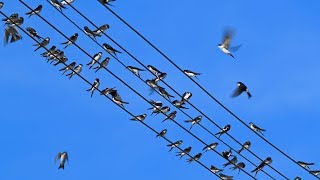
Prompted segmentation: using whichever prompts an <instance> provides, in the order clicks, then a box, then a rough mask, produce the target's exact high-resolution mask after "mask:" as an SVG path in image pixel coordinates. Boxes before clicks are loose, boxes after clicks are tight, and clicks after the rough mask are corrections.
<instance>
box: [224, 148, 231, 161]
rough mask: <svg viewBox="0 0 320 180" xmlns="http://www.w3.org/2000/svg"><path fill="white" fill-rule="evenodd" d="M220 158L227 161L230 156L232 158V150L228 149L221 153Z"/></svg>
mask: <svg viewBox="0 0 320 180" xmlns="http://www.w3.org/2000/svg"><path fill="white" fill-rule="evenodd" d="M222 156H223V157H224V158H225V159H227V160H228V159H229V158H230V157H231V156H233V155H232V150H231V149H230V150H229V151H222Z"/></svg>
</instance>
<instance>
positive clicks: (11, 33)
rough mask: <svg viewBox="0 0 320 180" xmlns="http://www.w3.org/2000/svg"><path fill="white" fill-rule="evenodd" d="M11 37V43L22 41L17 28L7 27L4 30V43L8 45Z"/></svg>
mask: <svg viewBox="0 0 320 180" xmlns="http://www.w3.org/2000/svg"><path fill="white" fill-rule="evenodd" d="M10 37H11V40H10V43H14V42H16V41H19V40H20V39H22V36H21V35H20V33H19V32H18V30H17V29H16V28H15V26H7V27H6V28H5V30H4V42H5V44H8V42H9V39H10Z"/></svg>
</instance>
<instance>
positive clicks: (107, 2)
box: [99, 0, 116, 6]
mask: <svg viewBox="0 0 320 180" xmlns="http://www.w3.org/2000/svg"><path fill="white" fill-rule="evenodd" d="M114 1H116V0H99V2H100V3H101V4H103V5H109V6H114V5H112V4H110V3H111V2H114Z"/></svg>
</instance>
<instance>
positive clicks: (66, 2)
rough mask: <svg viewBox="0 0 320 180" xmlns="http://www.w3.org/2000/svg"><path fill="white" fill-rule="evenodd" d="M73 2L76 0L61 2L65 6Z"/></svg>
mask: <svg viewBox="0 0 320 180" xmlns="http://www.w3.org/2000/svg"><path fill="white" fill-rule="evenodd" d="M73 2H74V0H63V1H61V4H62V5H63V6H65V5H69V4H71V3H73Z"/></svg>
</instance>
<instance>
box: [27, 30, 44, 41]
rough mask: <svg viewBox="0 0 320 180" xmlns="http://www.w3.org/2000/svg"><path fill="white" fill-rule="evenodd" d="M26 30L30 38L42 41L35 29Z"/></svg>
mask: <svg viewBox="0 0 320 180" xmlns="http://www.w3.org/2000/svg"><path fill="white" fill-rule="evenodd" d="M26 30H27V31H28V33H29V34H30V36H31V37H36V38H37V39H38V40H41V39H43V38H42V37H41V36H39V34H38V33H37V31H36V30H35V29H33V28H32V27H27V28H26Z"/></svg>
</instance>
